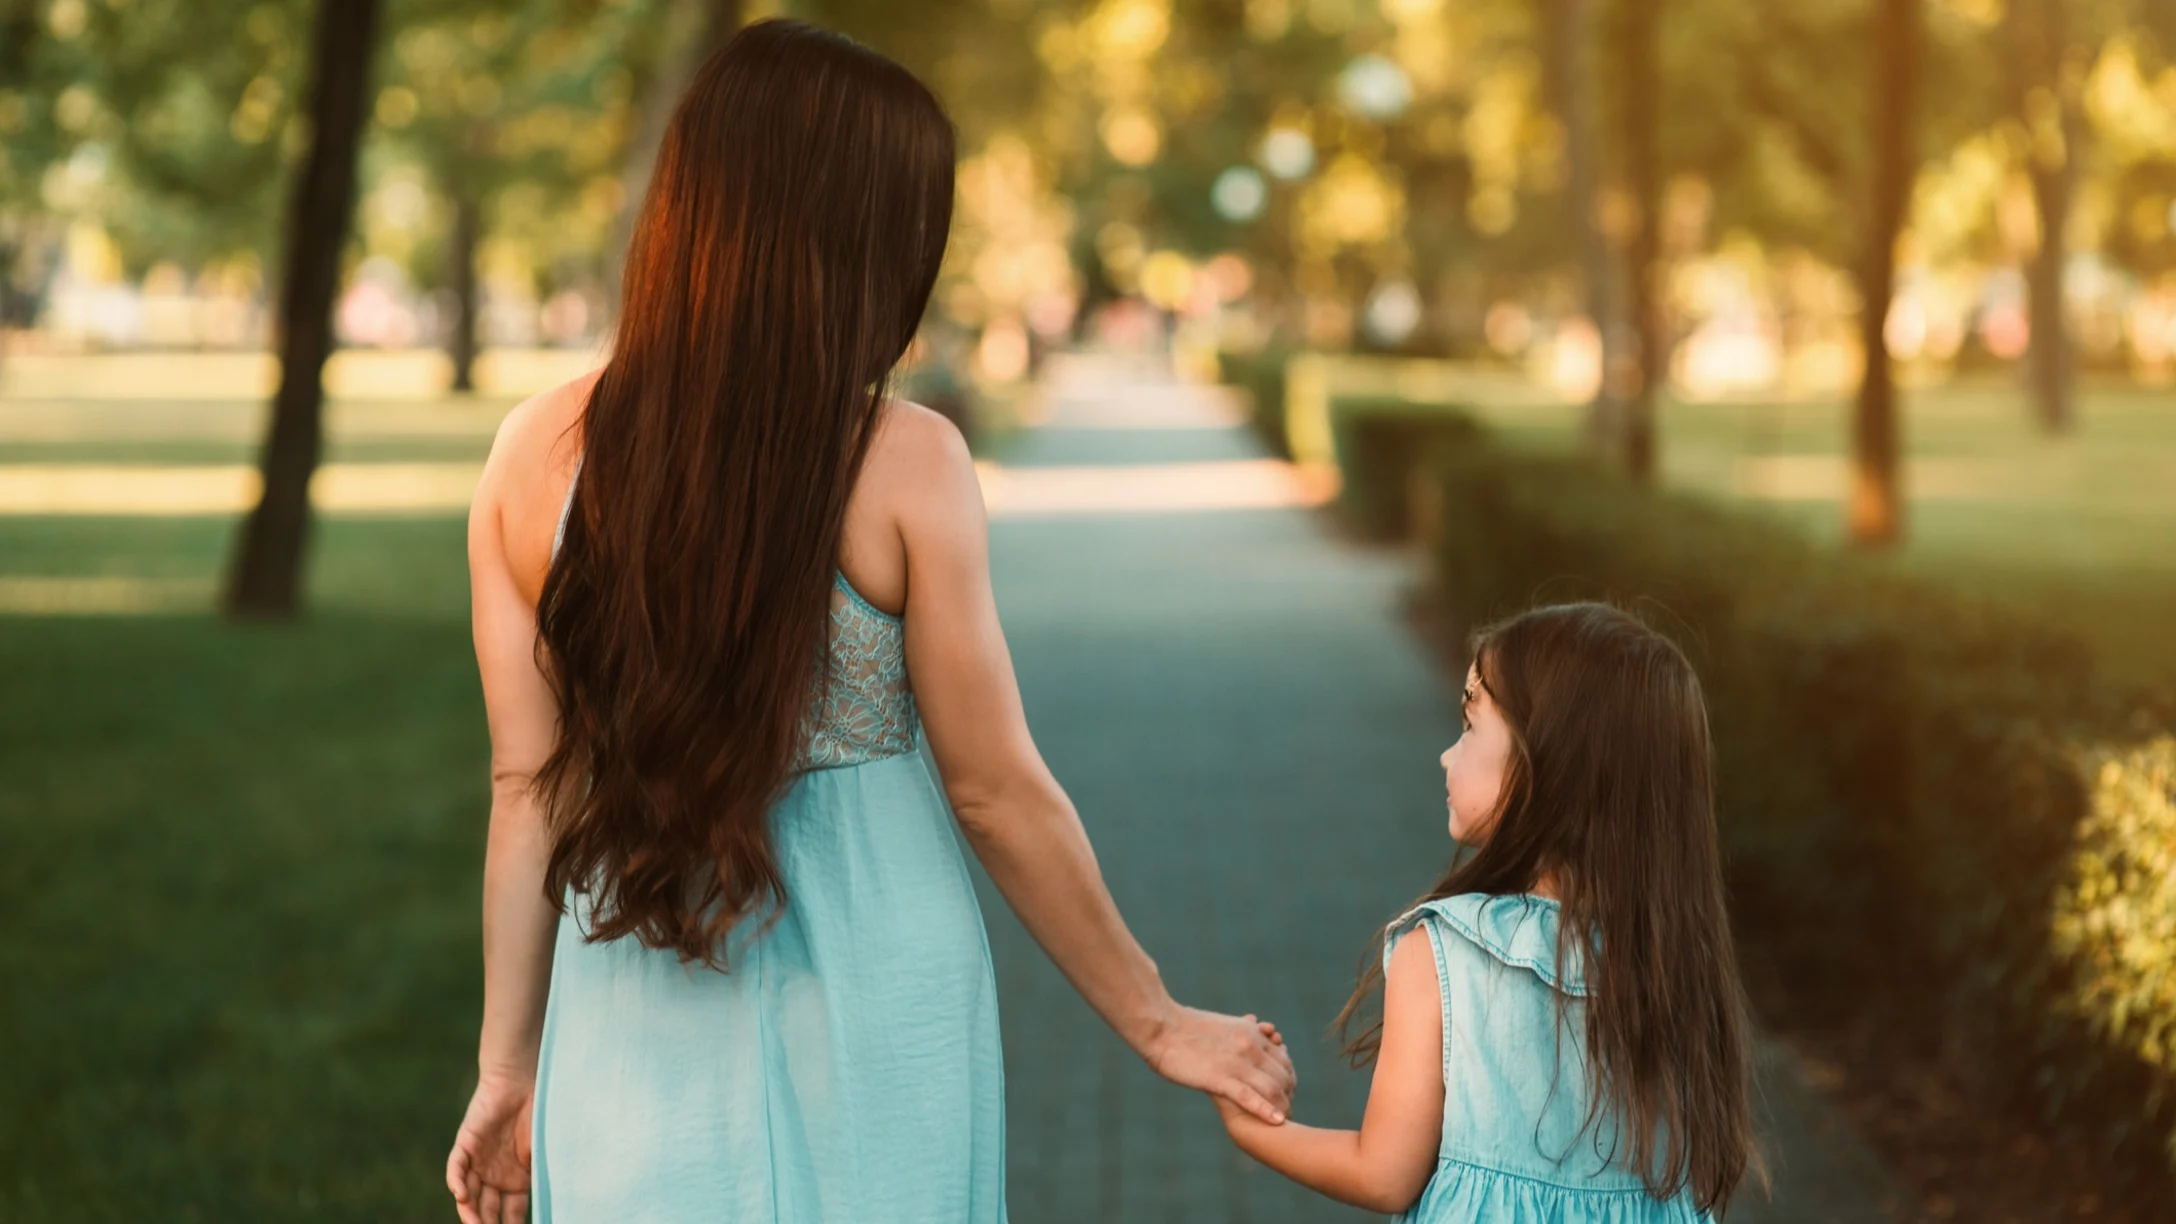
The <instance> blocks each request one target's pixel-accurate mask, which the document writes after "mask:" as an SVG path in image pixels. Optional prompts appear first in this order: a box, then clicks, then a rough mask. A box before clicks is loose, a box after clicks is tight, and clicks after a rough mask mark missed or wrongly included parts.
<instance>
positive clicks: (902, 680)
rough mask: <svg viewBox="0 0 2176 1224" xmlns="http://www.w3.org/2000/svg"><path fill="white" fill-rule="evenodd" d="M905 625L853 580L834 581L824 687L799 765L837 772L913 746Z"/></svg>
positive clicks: (807, 726)
mask: <svg viewBox="0 0 2176 1224" xmlns="http://www.w3.org/2000/svg"><path fill="white" fill-rule="evenodd" d="M906 646H907V643H906V631H905V627H904V626H902V625H901V624H900V622H899V619H898V618H897V617H894V616H890V615H887V614H885V613H884V612H882V611H879V610H878V609H877V608H875V607H874V606H872V605H871V604H870V603H869V601H868V600H865V599H863V598H862V597H861V595H860V593H858V592H856V591H855V590H854V589H853V587H852V586H850V585H848V583H847V581H846V578H845V576H844V575H841V576H840V577H839V579H838V581H836V582H834V583H833V584H832V592H831V647H830V651H829V653H828V657H827V660H826V664H825V667H824V683H823V687H822V690H821V691H820V692H818V693H817V694H816V695H815V700H814V701H813V702H811V704H810V706H809V716H808V719H807V720H806V722H805V723H804V724H803V727H802V745H803V746H802V749H801V762H800V768H801V769H803V770H810V769H836V768H839V767H841V766H845V765H861V764H866V763H867V762H870V761H877V760H882V759H884V758H885V757H893V756H900V755H902V754H904V753H908V752H912V751H914V740H915V732H916V730H917V727H918V724H917V723H916V720H915V714H914V694H913V691H912V690H911V689H909V688H908V686H907V649H906Z"/></svg>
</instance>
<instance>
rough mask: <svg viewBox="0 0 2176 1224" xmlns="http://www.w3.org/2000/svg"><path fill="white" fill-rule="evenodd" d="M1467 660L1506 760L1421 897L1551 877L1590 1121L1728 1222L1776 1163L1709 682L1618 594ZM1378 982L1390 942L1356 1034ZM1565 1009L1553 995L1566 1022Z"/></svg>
mask: <svg viewBox="0 0 2176 1224" xmlns="http://www.w3.org/2000/svg"><path fill="white" fill-rule="evenodd" d="M1473 657H1474V670H1475V671H1476V672H1477V673H1478V674H1479V678H1480V682H1481V685H1482V686H1483V687H1484V688H1485V689H1486V690H1487V692H1488V694H1489V696H1490V697H1491V698H1492V699H1493V700H1494V701H1495V703H1496V706H1497V708H1498V709H1499V710H1500V711H1502V714H1503V717H1504V721H1505V723H1506V724H1507V725H1508V726H1509V728H1510V733H1511V741H1512V753H1511V760H1510V763H1509V768H1508V769H1507V770H1506V774H1505V778H1504V787H1503V795H1502V797H1501V799H1500V800H1499V803H1498V807H1497V810H1496V811H1495V813H1494V814H1493V815H1492V816H1491V818H1490V822H1489V827H1490V831H1489V835H1488V839H1487V841H1486V842H1485V843H1484V844H1482V845H1481V846H1480V847H1479V848H1478V849H1477V850H1475V851H1474V853H1473V854H1472V855H1471V856H1470V857H1468V858H1466V859H1464V860H1463V861H1461V862H1458V863H1455V864H1454V865H1453V866H1452V867H1451V869H1450V870H1449V871H1447V872H1446V873H1445V874H1444V876H1443V878H1442V879H1440V880H1438V881H1437V882H1436V884H1435V886H1434V887H1433V888H1430V889H1429V890H1428V893H1427V895H1426V896H1424V897H1423V898H1421V900H1422V901H1433V900H1438V899H1441V898H1444V897H1452V896H1458V895H1460V894H1464V893H1486V894H1490V895H1498V896H1500V895H1507V894H1515V893H1522V892H1526V891H1529V890H1531V889H1532V888H1533V887H1534V886H1535V885H1536V883H1537V882H1539V881H1540V880H1541V879H1542V878H1543V876H1544V875H1545V874H1546V875H1549V876H1552V877H1553V878H1554V879H1555V881H1556V883H1557V889H1558V892H1559V893H1560V898H1559V899H1560V901H1561V903H1562V912H1563V922H1562V923H1561V925H1560V926H1559V928H1558V933H1557V938H1558V940H1559V941H1560V946H1559V948H1558V952H1559V954H1560V956H1582V957H1584V962H1585V966H1586V979H1587V986H1588V991H1589V993H1588V996H1587V998H1586V1005H1587V1006H1586V1025H1585V1037H1586V1043H1587V1051H1588V1054H1589V1060H1588V1062H1589V1066H1590V1068H1591V1076H1592V1079H1593V1094H1592V1096H1591V1098H1590V1100H1589V1104H1588V1112H1587V1118H1586V1125H1587V1126H1588V1127H1593V1126H1595V1125H1596V1124H1597V1122H1598V1121H1599V1120H1600V1119H1601V1118H1602V1117H1603V1116H1604V1114H1605V1112H1608V1113H1609V1114H1610V1115H1611V1116H1613V1117H1614V1118H1616V1119H1619V1125H1620V1127H1621V1129H1620V1131H1619V1134H1618V1139H1619V1150H1620V1151H1625V1152H1629V1153H1631V1154H1632V1156H1631V1160H1632V1162H1633V1167H1635V1168H1636V1169H1638V1171H1639V1172H1640V1174H1641V1176H1642V1177H1643V1178H1644V1179H1645V1180H1646V1182H1647V1187H1648V1189H1649V1191H1650V1192H1652V1193H1653V1194H1654V1195H1655V1196H1656V1197H1657V1198H1661V1199H1670V1198H1674V1197H1676V1196H1677V1195H1678V1194H1679V1193H1681V1192H1683V1191H1684V1190H1685V1189H1686V1188H1687V1187H1690V1188H1691V1191H1692V1194H1693V1198H1694V1201H1695V1202H1696V1203H1697V1204H1698V1205H1699V1206H1700V1207H1702V1208H1704V1209H1706V1210H1710V1211H1713V1212H1716V1213H1718V1214H1720V1213H1721V1211H1722V1209H1723V1208H1724V1207H1726V1206H1728V1205H1729V1202H1730V1199H1731V1196H1732V1195H1733V1194H1734V1193H1735V1192H1736V1190H1737V1187H1738V1184H1739V1182H1740V1181H1741V1180H1742V1179H1743V1178H1744V1177H1745V1176H1746V1174H1747V1173H1748V1172H1752V1173H1753V1174H1754V1175H1756V1176H1758V1177H1762V1178H1765V1173H1764V1172H1763V1171H1762V1164H1761V1160H1760V1154H1759V1152H1758V1150H1757V1149H1756V1148H1755V1146H1754V1139H1753V1118H1752V1104H1751V1100H1750V1092H1751V1086H1752V1083H1751V1074H1752V1070H1751V1068H1752V1056H1751V1051H1750V1045H1749V1042H1750V1038H1749V1033H1748V1029H1749V1023H1748V1020H1747V1006H1746V1000H1745V991H1744V987H1743V986H1742V985H1741V984H1740V982H1739V980H1738V967H1737V958H1736V953H1735V952H1734V951H1733V949H1732V946H1731V937H1730V920H1729V916H1728V915H1727V913H1726V912H1725V907H1724V902H1723V879H1722V861H1721V854H1720V852H1719V850H1718V849H1717V846H1716V833H1715V781H1714V764H1713V755H1712V751H1711V748H1710V744H1709V735H1708V715H1707V703H1706V701H1705V699H1704V698H1703V696H1702V694H1701V688H1700V679H1699V677H1698V676H1697V675H1696V674H1694V672H1693V668H1692V665H1691V663H1690V662H1688V661H1687V660H1686V658H1685V656H1684V654H1683V652H1681V651H1680V650H1678V648H1677V646H1676V644H1675V643H1673V642H1671V641H1670V640H1669V639H1668V638H1666V637H1664V636H1663V635H1662V634H1660V633H1657V632H1655V631H1654V630H1653V629H1650V628H1648V627H1647V626H1646V625H1644V624H1642V623H1641V622H1640V621H1639V620H1637V619H1636V618H1634V617H1633V616H1631V615H1629V614H1628V613H1626V612H1623V611H1621V610H1619V609H1617V608H1613V607H1609V606H1607V605H1604V604H1593V603H1582V604H1565V605H1559V606H1555V607H1546V608H1538V609H1535V610H1533V611H1530V612H1526V613H1524V614H1522V615H1519V616H1515V617H1512V618H1511V619H1509V620H1506V621H1503V622H1501V623H1499V624H1496V625H1493V626H1491V627H1489V628H1487V629H1484V630H1482V631H1481V632H1480V633H1478V634H1476V635H1475V637H1474V641H1473ZM1416 904H1417V903H1416ZM1381 978H1382V956H1381V944H1380V942H1379V941H1378V943H1377V946H1376V950H1375V953H1374V955H1372V956H1371V957H1370V958H1369V960H1368V962H1367V964H1366V967H1365V968H1364V969H1363V970H1362V976H1361V980H1360V985H1359V988H1358V989H1357V990H1355V991H1354V992H1353V996H1352V999H1351V1000H1350V1001H1349V1002H1347V1003H1346V1005H1345V1010H1344V1011H1343V1013H1341V1014H1340V1015H1339V1016H1338V1024H1339V1026H1340V1027H1342V1028H1343V1029H1344V1030H1345V1031H1346V1032H1347V1033H1348V1034H1350V1033H1351V1031H1352V1030H1351V1026H1352V1025H1353V1023H1354V1021H1355V1019H1356V1017H1358V1015H1359V1014H1360V1010H1361V1008H1362V1006H1363V1005H1364V1004H1365V1003H1366V1001H1367V1000H1368V999H1369V998H1370V997H1371V996H1372V995H1373V993H1374V991H1375V988H1376V987H1377V986H1379V985H1380V984H1381ZM1570 1002H1571V1000H1570V998H1569V997H1568V996H1567V995H1565V994H1563V993H1559V994H1558V995H1557V1015H1558V1018H1559V1019H1560V1020H1562V1019H1563V1018H1564V1016H1565V1014H1566V1008H1567V1007H1569V1006H1570ZM1561 1031H1562V1026H1561V1025H1560V1026H1559V1032H1560V1034H1561ZM1381 1038H1382V1024H1381V1021H1380V1020H1379V1019H1378V1020H1376V1021H1375V1022H1373V1023H1371V1024H1369V1025H1367V1026H1366V1028H1365V1029H1364V1030H1363V1031H1362V1032H1361V1033H1360V1035H1359V1036H1358V1037H1356V1038H1353V1039H1352V1040H1351V1041H1350V1042H1349V1044H1348V1045H1347V1047H1346V1049H1347V1053H1349V1054H1351V1055H1352V1056H1353V1058H1354V1060H1355V1062H1356V1063H1364V1062H1366V1061H1368V1060H1370V1059H1372V1058H1373V1056H1374V1054H1375V1052H1376V1050H1377V1048H1378V1047H1379V1046H1380V1044H1381Z"/></svg>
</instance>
